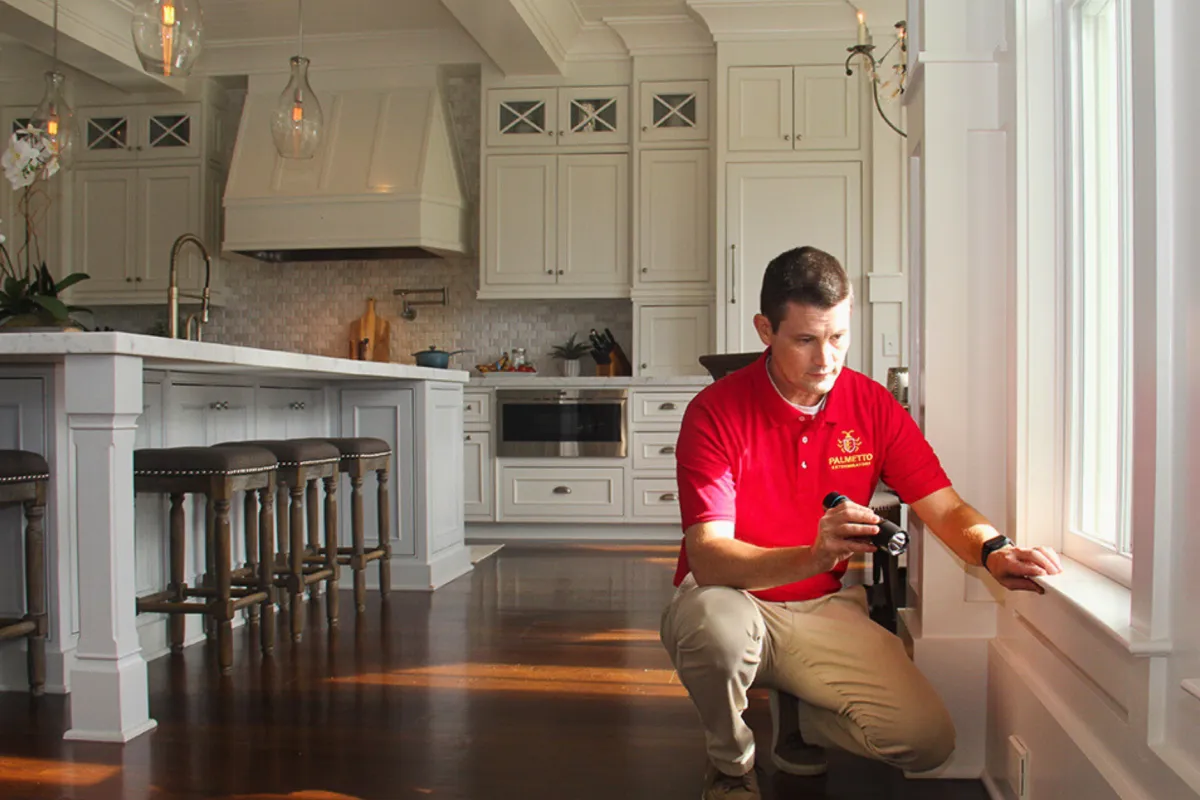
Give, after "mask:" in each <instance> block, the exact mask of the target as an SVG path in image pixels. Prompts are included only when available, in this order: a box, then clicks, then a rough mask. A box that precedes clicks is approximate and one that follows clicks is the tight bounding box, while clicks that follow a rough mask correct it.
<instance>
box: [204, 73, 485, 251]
mask: <svg viewBox="0 0 1200 800" xmlns="http://www.w3.org/2000/svg"><path fill="white" fill-rule="evenodd" d="M317 76H319V73H316V72H315V71H314V77H317ZM380 78H381V76H379V75H378V74H375V75H372V76H370V83H371V84H372V85H370V86H364V85H363V84H364V83H367V82H368V81H361V80H360V81H355V80H354V79H353V76H350V75H345V74H342V75H336V76H335V77H334V78H333V80H332V81H331V80H330V79H329V77H328V76H326V81H323V82H320V83H318V82H317V81H316V80H314V84H316V85H315V87H314V90H315V91H316V94H317V98H318V99H319V100H320V102H321V107H322V110H323V111H324V114H325V130H324V133H323V142H322V144H321V148H320V150H319V151H318V153H317V155H316V157H314V158H312V159H309V160H306V161H296V160H292V159H284V158H281V157H280V156H279V155H278V154H277V153H276V151H275V145H274V142H273V141H272V139H271V126H270V117H271V112H272V111H273V110H274V108H275V105H276V103H277V102H278V100H279V92H280V91H281V89H282V87H283V85H284V84H285V83H286V82H287V80H286V77H285V78H283V79H282V80H275V81H268V80H266V79H265V76H264V77H263V78H261V79H260V78H258V77H257V76H256V78H255V79H253V80H252V82H251V85H250V91H249V93H248V94H247V96H246V105H245V108H244V109H243V111H242V120H241V124H240V125H239V127H238V137H237V142H236V145H235V147H234V151H233V161H232V163H231V164H230V168H229V178H228V181H227V182H226V185H225V201H224V202H225V240H224V243H223V249H224V250H225V251H226V252H237V253H241V254H243V255H247V256H251V257H254V258H257V259H260V260H264V261H342V260H365V259H390V258H428V257H430V256H445V255H458V254H463V253H466V252H467V250H468V248H467V246H466V235H467V225H466V220H467V204H466V200H465V198H464V194H463V190H462V182H461V180H460V179H459V174H458V157H457V153H456V151H455V149H454V144H453V142H452V141H451V134H450V125H449V115H448V113H447V110H446V106H445V103H444V101H443V98H442V93H441V90H440V89H439V86H438V81H437V73H436V71H435V70H434V69H432V68H417V69H415V70H407V71H405V73H404V75H403V78H402V79H397V80H395V81H392V82H390V83H391V85H385V86H380V85H378V84H379V83H380ZM330 82H336V83H337V84H339V85H335V86H330V85H329V83H330ZM276 83H277V84H278V85H275V84H276ZM401 84H402V85H401ZM268 89H270V91H267V90H268Z"/></svg>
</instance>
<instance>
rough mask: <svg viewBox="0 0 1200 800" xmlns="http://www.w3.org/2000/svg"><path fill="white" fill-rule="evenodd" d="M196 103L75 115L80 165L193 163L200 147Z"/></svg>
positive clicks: (92, 108) (99, 108)
mask: <svg viewBox="0 0 1200 800" xmlns="http://www.w3.org/2000/svg"><path fill="white" fill-rule="evenodd" d="M201 108H202V106H201V104H200V103H169V104H166V105H148V106H90V107H87V106H85V107H83V108H80V109H79V110H78V111H77V112H76V117H77V118H78V124H79V128H80V133H81V134H82V141H81V142H80V146H79V147H77V148H76V151H77V153H78V159H79V161H80V163H87V162H114V161H116V162H126V163H128V162H132V161H150V160H166V159H193V158H197V157H199V156H200V154H201V152H202V143H203V128H202V127H201Z"/></svg>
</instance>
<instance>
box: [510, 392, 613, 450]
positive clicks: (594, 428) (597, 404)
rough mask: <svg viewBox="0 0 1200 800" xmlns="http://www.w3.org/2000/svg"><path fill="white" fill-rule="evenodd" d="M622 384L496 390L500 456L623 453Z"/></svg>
mask: <svg viewBox="0 0 1200 800" xmlns="http://www.w3.org/2000/svg"><path fill="white" fill-rule="evenodd" d="M628 399H629V398H628V392H626V391H625V390H624V389H498V390H496V408H497V415H498V416H499V423H500V424H499V437H498V439H499V443H498V444H497V447H496V455H498V456H517V457H522V456H524V457H529V458H542V457H546V456H566V457H574V458H585V457H599V458H624V457H625V451H626V441H625V428H626V425H625V419H626V413H627V411H626V407H627V405H628Z"/></svg>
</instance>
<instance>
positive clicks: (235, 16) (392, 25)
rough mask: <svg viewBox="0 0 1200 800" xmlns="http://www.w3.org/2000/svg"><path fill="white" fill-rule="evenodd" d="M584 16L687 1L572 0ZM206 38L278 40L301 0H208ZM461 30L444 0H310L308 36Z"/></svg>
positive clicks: (647, 11) (674, 8)
mask: <svg viewBox="0 0 1200 800" xmlns="http://www.w3.org/2000/svg"><path fill="white" fill-rule="evenodd" d="M572 2H574V3H575V6H576V8H577V9H578V10H579V13H580V15H581V16H582V17H583V18H584V19H586V20H589V21H595V22H599V21H600V20H601V19H603V18H604V17H631V16H662V15H666V14H683V13H685V11H686V5H685V0H572ZM203 8H204V28H205V38H206V39H208V40H209V41H212V42H231V41H238V40H247V39H276V38H279V37H286V36H294V35H295V34H296V19H297V17H296V8H297V0H204V6H203ZM438 29H443V30H444V29H451V30H460V29H461V28H460V26H459V24H458V21H457V20H456V19H455V18H454V15H453V14H451V13H450V12H449V11H447V10H446V8H445V7H444V6H443V5H442V3H441V0H305V2H304V33H305V35H306V36H307V35H310V34H311V35H318V36H319V35H348V34H349V35H353V34H360V33H387V32H392V31H412V30H438Z"/></svg>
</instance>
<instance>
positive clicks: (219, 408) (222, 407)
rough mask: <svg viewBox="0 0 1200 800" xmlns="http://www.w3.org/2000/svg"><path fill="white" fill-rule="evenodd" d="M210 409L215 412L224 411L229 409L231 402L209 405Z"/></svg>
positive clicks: (220, 401)
mask: <svg viewBox="0 0 1200 800" xmlns="http://www.w3.org/2000/svg"><path fill="white" fill-rule="evenodd" d="M208 407H209V408H211V409H212V410H213V411H224V410H226V409H227V408H229V401H228V400H218V401H217V402H215V403H209V404H208Z"/></svg>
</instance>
